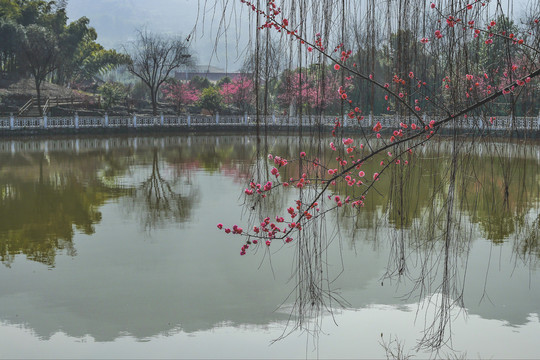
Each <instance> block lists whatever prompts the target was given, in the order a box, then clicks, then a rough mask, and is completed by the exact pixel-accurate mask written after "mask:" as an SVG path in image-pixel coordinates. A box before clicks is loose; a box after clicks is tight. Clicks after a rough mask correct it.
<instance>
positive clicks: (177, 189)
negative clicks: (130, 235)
mask: <svg viewBox="0 0 540 360" xmlns="http://www.w3.org/2000/svg"><path fill="white" fill-rule="evenodd" d="M161 166H163V165H162V163H161V162H160V160H159V151H158V149H157V148H156V147H154V148H153V150H152V169H151V172H150V175H149V176H148V178H147V179H146V180H144V181H143V182H142V183H141V184H140V185H139V186H137V188H136V190H135V191H134V192H133V196H132V197H131V199H130V201H129V202H130V204H131V206H132V207H133V209H134V211H136V213H137V214H138V215H137V216H138V217H139V218H140V220H141V222H140V223H141V224H142V226H143V227H144V229H145V230H152V229H154V228H156V227H160V226H164V225H168V224H169V223H170V222H178V223H183V222H185V221H187V220H189V218H190V216H191V211H192V209H193V205H194V204H195V203H196V201H197V199H198V192H197V190H196V185H194V184H191V183H190V180H189V178H190V175H189V169H188V170H187V173H186V172H185V171H184V173H182V170H181V171H180V173H179V174H175V176H174V180H167V179H165V178H164V176H163V175H162V173H161V170H160V167H161ZM180 169H181V167H180ZM131 206H130V207H129V208H131Z"/></svg>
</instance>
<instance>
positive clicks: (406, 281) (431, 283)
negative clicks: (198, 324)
mask: <svg viewBox="0 0 540 360" xmlns="http://www.w3.org/2000/svg"><path fill="white" fill-rule="evenodd" d="M319 144H320V142H317V141H314V140H313V139H303V140H302V139H300V140H298V141H297V142H295V143H290V144H286V145H285V146H283V144H282V146H274V147H273V148H271V150H270V151H266V152H265V151H260V152H259V153H258V154H259V155H258V162H257V166H256V167H255V168H254V174H253V178H254V179H255V182H263V181H266V179H271V177H272V176H271V175H270V174H269V169H268V161H267V155H268V153H273V154H279V155H283V157H284V158H287V159H289V165H288V166H287V167H286V168H283V169H280V173H281V175H280V177H281V179H282V180H281V181H286V179H289V177H295V178H300V177H301V174H302V172H303V171H305V172H308V171H309V173H310V174H315V175H314V176H311V177H310V179H311V181H312V183H317V182H320V180H321V174H317V173H316V172H313V170H312V169H310V168H309V167H310V164H309V162H306V161H303V160H302V159H301V158H300V157H299V156H298V154H299V151H301V150H304V151H306V152H307V153H308V154H310V156H311V158H315V157H318V158H320V159H322V160H321V162H322V163H326V164H330V165H328V166H329V167H330V168H332V163H333V159H332V158H331V157H332V156H333V157H335V156H336V154H335V153H330V154H327V153H325V152H324V150H323V149H320V147H319ZM537 146H538V145H537V144H536V143H534V142H533V143H531V142H529V141H521V140H520V141H508V142H507V141H501V140H497V141H493V139H490V140H479V139H477V138H474V137H469V138H460V137H458V136H456V135H454V136H452V137H451V138H449V139H448V138H447V139H442V140H441V141H437V142H432V143H431V144H429V145H427V146H425V148H423V149H422V151H421V155H418V156H417V157H416V158H414V159H411V164H410V165H409V166H394V167H391V168H389V170H388V172H387V173H386V174H387V175H386V176H385V177H384V178H381V180H380V181H379V182H377V184H376V186H374V187H373V188H372V189H371V191H370V193H369V195H368V197H367V198H366V206H365V207H362V208H360V209H358V210H355V209H351V208H350V207H343V208H340V209H339V211H337V212H336V213H335V214H332V215H330V214H326V215H324V214H325V211H324V210H323V211H321V212H322V213H323V215H322V216H319V217H318V219H317V221H315V222H311V223H309V226H308V225H307V224H306V226H305V227H304V228H303V229H302V231H300V232H299V233H298V234H297V237H295V239H294V240H295V241H294V243H293V244H294V249H295V253H296V256H295V264H294V265H293V275H292V277H293V278H294V281H296V287H295V292H294V294H291V298H292V300H293V304H294V305H293V309H292V312H291V321H292V322H291V324H290V325H291V326H290V328H289V329H288V330H287V331H286V332H285V333H284V335H286V334H288V333H289V331H291V332H292V331H294V330H296V329H302V330H306V331H308V332H311V333H312V334H313V335H314V336H315V337H317V336H318V332H317V329H318V324H319V323H318V321H319V320H320V319H321V318H322V316H321V315H322V314H324V312H327V311H330V312H331V311H332V309H333V308H335V307H338V306H340V305H343V304H344V303H346V302H345V301H343V300H342V299H341V298H340V297H339V293H338V292H336V291H337V289H336V288H335V287H334V286H333V284H334V283H335V281H336V280H337V278H338V277H339V275H340V273H341V272H342V271H346V269H344V268H343V267H341V268H340V266H339V264H328V263H326V252H327V251H328V249H329V248H330V247H331V246H338V247H340V246H341V245H339V244H338V243H336V240H337V239H339V233H340V232H350V235H351V236H350V238H351V239H354V238H355V236H363V237H365V235H366V229H369V237H372V240H371V239H370V240H367V241H373V243H374V244H377V243H380V242H382V243H387V242H388V244H389V247H390V249H391V251H390V253H389V261H388V267H387V270H386V272H385V274H384V275H383V276H382V278H381V285H385V284H387V283H393V284H402V285H401V287H400V288H401V289H404V286H407V290H404V291H403V293H402V296H403V297H404V298H405V299H407V300H411V299H412V300H415V301H418V302H420V308H419V309H418V310H419V311H423V312H425V313H426V315H429V319H431V320H429V321H430V322H428V323H426V327H425V332H424V335H423V337H422V338H421V340H420V341H419V344H418V347H419V348H423V349H435V350H438V349H441V348H443V347H444V346H445V345H448V342H449V341H451V323H452V318H451V315H450V314H451V313H452V314H454V315H455V312H453V311H454V309H461V310H463V309H465V306H466V304H467V301H469V303H470V301H471V298H470V297H468V296H467V292H466V284H467V278H468V276H467V268H468V257H469V252H470V249H471V246H472V243H473V242H474V241H477V240H479V239H480V240H481V239H482V238H485V239H487V240H490V241H491V242H492V244H493V246H498V245H500V244H503V243H504V242H512V243H513V246H514V252H515V259H516V261H522V262H523V263H525V264H528V265H529V266H531V268H536V267H537V265H538V261H539V260H540V248H539V247H538V235H539V233H540V231H539V229H540V217H539V216H538V200H539V195H540V191H539V183H538V179H537V174H538V170H539V169H538V168H539V162H538V159H537V158H536V153H535V150H534V149H535V148H536V147H537ZM396 152H399V149H398V150H396ZM313 154H316V155H313ZM379 161H380V160H376V161H373V162H372V163H367V164H365V165H363V167H362V169H363V170H364V171H365V172H366V173H369V174H372V173H374V172H375V171H378V170H377V165H378V162H379ZM336 167H337V166H336ZM273 191H276V192H277V194H275V195H272V196H270V197H269V198H268V200H269V201H267V199H264V201H263V202H262V203H261V202H260V201H259V200H256V199H253V198H252V197H246V203H247V205H248V208H250V209H252V210H254V211H253V213H252V220H254V221H251V222H253V223H255V224H257V223H258V222H261V221H263V219H264V217H265V216H268V215H269V214H280V212H281V211H282V209H286V208H287V207H288V206H294V204H284V203H283V202H282V199H283V196H282V194H281V193H282V192H287V191H289V192H291V191H292V192H294V193H298V198H299V199H300V200H302V198H307V199H313V198H314V196H313V191H314V190H313V189H312V188H310V187H306V188H302V189H301V190H298V189H295V190H292V189H288V190H286V191H285V190H284V189H282V188H278V189H276V190H273ZM361 191H362V189H358V188H357V187H352V188H351V187H350V186H347V184H343V183H341V184H340V183H338V184H337V186H335V187H333V188H329V189H328V190H327V192H326V193H325V195H324V196H323V197H321V201H319V206H320V207H321V209H325V210H328V209H329V208H332V207H333V206H335V205H334V204H333V202H332V201H329V200H327V201H326V202H325V198H327V195H332V196H333V195H340V196H341V198H345V197H346V196H351V198H354V197H357V196H358V194H360V193H361ZM383 194H384V195H383ZM273 197H275V198H274V199H272V198H273ZM276 199H277V200H276ZM325 216H326V219H328V220H325ZM334 221H335V222H334ZM379 224H384V225H383V226H380V227H379ZM386 224H391V225H392V226H391V228H392V230H391V231H388V230H387V229H385V227H386V226H387V225H386ZM360 234H361V235H360ZM362 240H363V241H366V239H365V238H363V239H362ZM351 246H354V242H352V243H351ZM291 250H292V249H291ZM277 251H281V249H279V250H277ZM274 252H275V250H274V251H270V250H269V249H268V250H267V251H266V252H265V254H268V255H270V254H271V253H274ZM274 256H278V255H274ZM486 262H487V270H486V282H487V275H488V272H489V262H490V259H489V256H488V258H487V259H486ZM332 267H337V268H338V269H340V270H337V271H336V270H335V269H332V271H330V269H331V268H332ZM486 288H487V286H486V285H484V289H483V290H482V289H480V292H481V294H482V292H483V295H482V296H481V298H480V302H485V301H488V296H489V294H487V290H486ZM345 300H346V299H345ZM475 300H476V299H475Z"/></svg>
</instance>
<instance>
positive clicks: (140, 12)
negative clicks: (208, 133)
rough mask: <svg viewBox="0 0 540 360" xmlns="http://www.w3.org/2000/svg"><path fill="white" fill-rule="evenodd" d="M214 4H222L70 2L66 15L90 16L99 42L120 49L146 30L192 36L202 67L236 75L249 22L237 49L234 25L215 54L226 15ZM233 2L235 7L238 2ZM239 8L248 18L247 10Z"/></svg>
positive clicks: (185, 0)
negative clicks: (221, 21) (224, 70)
mask: <svg viewBox="0 0 540 360" xmlns="http://www.w3.org/2000/svg"><path fill="white" fill-rule="evenodd" d="M199 2H201V3H203V4H199ZM215 3H220V4H221V1H208V4H207V6H206V7H204V1H199V0H152V1H147V0H69V2H68V7H67V14H68V17H69V19H70V21H73V20H76V19H78V18H80V17H82V16H86V17H88V18H89V19H90V26H92V27H94V28H95V29H96V30H97V33H98V42H99V43H100V44H102V45H103V46H104V47H106V48H114V49H118V50H122V47H123V46H125V45H127V44H128V43H129V42H130V41H133V40H134V38H135V34H136V30H137V29H141V28H143V27H144V28H146V29H147V30H149V31H151V32H154V33H160V34H166V35H171V36H181V37H184V38H187V37H188V35H190V34H191V36H190V43H191V47H190V49H191V51H192V53H193V54H194V56H195V59H196V60H197V62H198V63H199V64H201V65H213V66H218V67H220V68H223V69H226V70H228V71H231V72H234V71H236V70H238V69H239V68H240V67H241V66H242V60H243V58H242V59H240V60H238V58H241V57H242V56H240V55H241V54H243V53H244V52H245V51H244V50H245V49H244V47H245V46H246V44H247V41H248V39H247V35H245V34H247V33H248V31H247V26H248V22H243V23H242V25H241V26H240V27H239V28H242V27H245V28H244V31H240V32H239V34H243V35H240V42H239V43H240V44H241V45H240V47H239V48H238V49H237V46H236V45H235V44H236V36H237V34H236V26H234V27H231V28H229V31H228V32H227V39H225V36H223V34H222V36H221V37H220V38H219V41H217V43H218V47H217V49H216V51H214V45H215V43H216V35H217V33H218V28H219V27H218V22H219V20H220V18H221V16H222V14H223V11H222V8H221V7H220V6H219V5H215ZM230 3H233V5H234V3H236V1H231V2H230ZM238 3H239V2H238ZM237 8H238V11H243V15H246V9H245V7H243V9H242V8H240V7H239V6H237ZM238 14H240V13H238ZM244 18H246V16H244Z"/></svg>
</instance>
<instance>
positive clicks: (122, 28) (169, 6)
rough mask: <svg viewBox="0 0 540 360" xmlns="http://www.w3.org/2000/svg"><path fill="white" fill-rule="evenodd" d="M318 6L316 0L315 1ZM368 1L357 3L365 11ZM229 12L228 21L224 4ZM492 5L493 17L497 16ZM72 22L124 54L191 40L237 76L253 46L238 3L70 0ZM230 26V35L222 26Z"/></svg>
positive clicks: (515, 5) (505, 2)
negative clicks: (156, 39)
mask: <svg viewBox="0 0 540 360" xmlns="http://www.w3.org/2000/svg"><path fill="white" fill-rule="evenodd" d="M313 1H316V0H313ZM535 1H538V0H501V2H500V5H501V7H502V8H503V9H504V11H505V12H507V14H508V15H509V16H510V17H514V18H517V17H519V16H521V15H523V14H524V12H526V9H527V7H528V5H531V4H534V2H535ZM362 2H363V0H357V6H358V7H359V8H362ZM224 3H225V4H226V7H227V12H226V14H225V15H224V12H223V6H224V5H223V4H224ZM496 4H497V1H493V0H492V1H491V2H490V5H489V8H490V9H489V11H488V13H487V14H486V16H487V17H490V15H491V14H490V13H491V12H494V11H495V8H496ZM67 13H68V16H69V18H70V20H72V21H73V20H75V19H78V18H80V17H82V16H86V17H88V18H89V19H90V25H91V26H93V27H94V28H95V29H96V30H97V33H98V42H99V43H100V44H102V45H103V46H105V47H106V48H114V49H117V50H121V49H122V46H123V45H126V44H127V43H128V42H129V41H132V40H133V39H134V36H135V31H136V29H140V28H142V27H146V28H147V29H148V30H150V31H152V32H155V33H161V34H167V35H181V36H183V37H186V38H187V37H188V35H190V34H191V36H190V43H191V51H192V53H193V55H194V56H195V58H196V59H197V62H198V63H199V65H213V66H217V67H221V68H223V69H225V70H227V71H231V72H235V71H237V70H238V69H239V68H240V67H241V66H242V61H243V56H244V55H245V53H246V51H245V48H246V46H247V44H248V41H249V33H250V31H249V29H253V26H251V25H250V21H251V11H250V10H249V9H248V8H247V7H246V6H245V5H243V4H241V3H240V1H238V0H206V1H205V0H152V1H148V0H69V1H68V6H67ZM221 20H225V23H227V24H229V26H228V28H227V31H226V33H225V32H224V31H223V29H224V26H220V21H221Z"/></svg>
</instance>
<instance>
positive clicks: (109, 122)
mask: <svg viewBox="0 0 540 360" xmlns="http://www.w3.org/2000/svg"><path fill="white" fill-rule="evenodd" d="M338 119H339V120H340V122H341V124H342V125H343V126H344V127H350V128H359V127H365V128H371V127H373V126H374V125H375V124H376V123H377V122H380V123H381V125H382V127H383V128H392V129H395V128H398V127H399V123H400V122H401V121H402V122H404V123H412V122H415V119H414V118H412V117H411V118H409V119H400V118H399V117H397V116H366V117H365V118H364V119H363V120H361V121H357V120H356V119H349V118H347V116H345V117H344V118H342V119H341V118H338V117H336V116H324V117H323V116H308V115H305V116H302V117H301V118H300V117H297V116H276V115H267V116H260V117H259V124H260V125H265V124H266V125H268V126H276V127H298V126H299V125H300V122H301V123H302V126H334V124H335V123H336V121H337V120H338ZM431 120H435V121H437V120H440V119H439V118H435V117H429V116H426V115H424V116H423V121H424V123H429V121H431ZM256 124H257V117H256V116H255V115H248V114H245V115H226V116H222V115H219V114H216V115H215V116H208V115H179V116H170V115H159V116H147V115H143V116H140V115H132V116H108V115H105V116H103V117H97V116H78V115H77V114H75V115H74V116H72V117H65V116H64V117H48V116H44V117H33V118H30V117H17V116H13V115H12V116H10V117H4V118H1V117H0V131H4V130H7V131H9V130H23V129H88V128H111V129H113V128H151V127H156V128H158V127H161V128H167V127H171V128H190V127H194V128H196V127H201V126H205V127H209V126H219V127H227V126H255V125H256ZM417 125H418V124H417ZM445 126H446V127H451V126H455V127H457V128H459V129H464V130H468V129H471V130H472V129H485V128H490V129H493V130H519V131H540V115H539V116H538V117H515V118H513V117H512V116H506V117H460V118H456V119H455V120H454V121H453V122H449V123H447V124H446V125H445Z"/></svg>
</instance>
